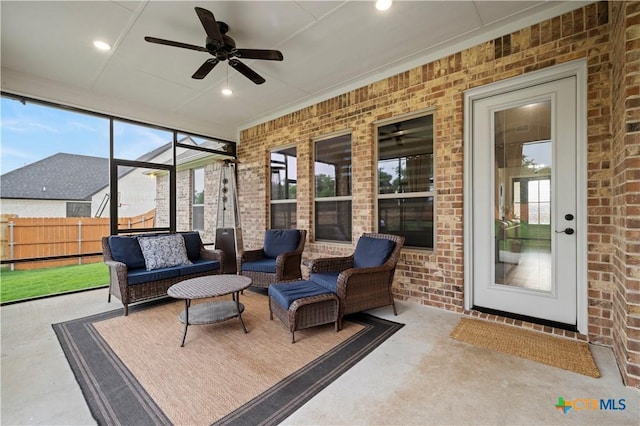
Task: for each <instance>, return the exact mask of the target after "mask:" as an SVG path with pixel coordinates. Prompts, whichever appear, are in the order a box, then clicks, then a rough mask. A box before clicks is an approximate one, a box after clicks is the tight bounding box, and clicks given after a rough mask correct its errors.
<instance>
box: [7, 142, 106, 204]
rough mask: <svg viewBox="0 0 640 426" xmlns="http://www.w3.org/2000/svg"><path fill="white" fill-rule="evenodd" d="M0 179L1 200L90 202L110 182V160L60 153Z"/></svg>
mask: <svg viewBox="0 0 640 426" xmlns="http://www.w3.org/2000/svg"><path fill="white" fill-rule="evenodd" d="M0 179H1V181H0V198H21V199H34V200H79V201H90V200H91V196H92V195H93V194H94V193H96V192H97V191H98V190H99V189H101V188H104V187H105V184H107V185H108V183H109V159H108V158H100V157H89V156H86V155H76V154H65V153H58V154H54V155H52V156H50V157H47V158H44V159H42V160H40V161H36V162H35V163H32V164H28V165H26V166H24V167H21V168H19V169H16V170H13V171H10V172H8V173H5V174H3V175H2V176H0Z"/></svg>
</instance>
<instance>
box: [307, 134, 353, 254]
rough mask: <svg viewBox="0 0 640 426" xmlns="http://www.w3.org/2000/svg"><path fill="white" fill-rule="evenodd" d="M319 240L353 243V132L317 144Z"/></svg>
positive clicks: (317, 237)
mask: <svg viewBox="0 0 640 426" xmlns="http://www.w3.org/2000/svg"><path fill="white" fill-rule="evenodd" d="M314 173H315V239H316V240H329V241H347V242H351V217H352V214H351V135H341V136H336V137H332V138H329V139H324V140H319V141H317V142H316V143H315V162H314Z"/></svg>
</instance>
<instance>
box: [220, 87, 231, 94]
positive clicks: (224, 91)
mask: <svg viewBox="0 0 640 426" xmlns="http://www.w3.org/2000/svg"><path fill="white" fill-rule="evenodd" d="M222 94H223V95H225V96H231V95H233V90H231V89H229V88H228V87H225V88H224V89H222Z"/></svg>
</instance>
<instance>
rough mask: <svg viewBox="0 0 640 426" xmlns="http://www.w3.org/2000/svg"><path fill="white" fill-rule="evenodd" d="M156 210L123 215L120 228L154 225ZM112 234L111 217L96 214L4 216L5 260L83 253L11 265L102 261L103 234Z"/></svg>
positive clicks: (1, 249)
mask: <svg viewBox="0 0 640 426" xmlns="http://www.w3.org/2000/svg"><path fill="white" fill-rule="evenodd" d="M154 221H155V210H151V211H150V212H148V213H146V214H142V215H140V216H135V217H125V218H119V220H118V228H119V229H137V228H152V227H153V226H154ZM109 234H110V225H109V218H95V217H69V218H67V217H60V218H58V217H15V216H13V215H2V218H0V240H1V241H0V256H1V258H2V260H5V261H6V260H16V259H31V258H42V257H51V256H64V255H79V256H77V257H74V258H70V259H60V260H46V261H34V262H25V263H15V264H11V269H12V270H13V269H37V268H52V267H56V266H65V265H79V264H82V263H95V262H101V261H102V256H82V255H83V254H86V253H98V252H99V253H102V243H101V240H102V237H103V236H106V235H109Z"/></svg>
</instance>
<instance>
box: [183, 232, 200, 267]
mask: <svg viewBox="0 0 640 426" xmlns="http://www.w3.org/2000/svg"><path fill="white" fill-rule="evenodd" d="M180 234H182V237H183V238H184V245H185V247H186V248H187V257H188V258H189V260H191V261H192V262H193V261H194V260H198V259H200V247H201V246H202V240H201V239H200V233H199V232H198V231H192V232H181V233H180Z"/></svg>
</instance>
